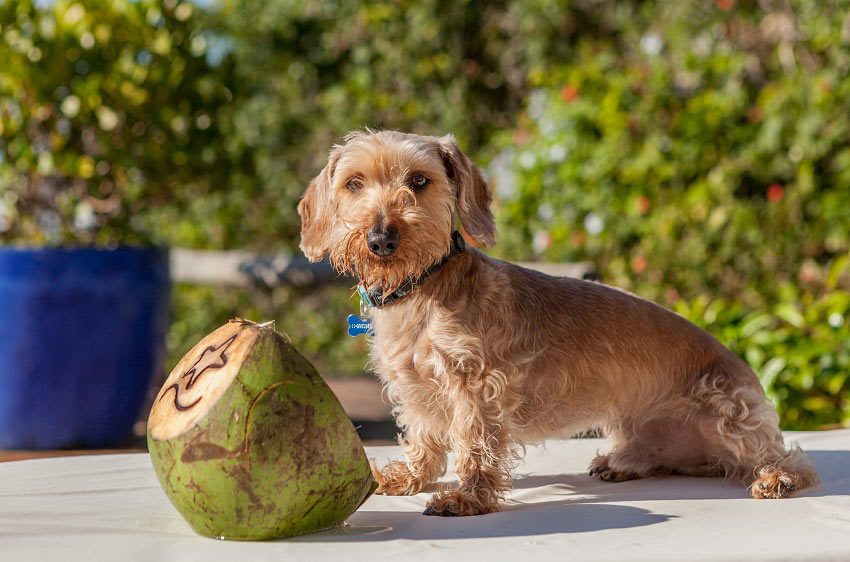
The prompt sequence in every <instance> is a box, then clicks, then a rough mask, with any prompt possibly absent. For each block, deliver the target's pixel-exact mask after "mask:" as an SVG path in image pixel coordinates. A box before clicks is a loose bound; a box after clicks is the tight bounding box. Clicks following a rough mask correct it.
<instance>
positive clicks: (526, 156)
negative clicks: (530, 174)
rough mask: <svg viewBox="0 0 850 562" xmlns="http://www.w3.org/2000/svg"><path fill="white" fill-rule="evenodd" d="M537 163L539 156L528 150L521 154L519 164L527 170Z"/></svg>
mask: <svg viewBox="0 0 850 562" xmlns="http://www.w3.org/2000/svg"><path fill="white" fill-rule="evenodd" d="M536 163H537V157H536V156H535V155H534V154H533V153H531V152H529V151H527V150H526V151H525V152H523V153H522V154H520V155H519V165H520V166H522V167H523V168H525V169H526V170H527V169H529V168H533V167H534V165H535V164H536Z"/></svg>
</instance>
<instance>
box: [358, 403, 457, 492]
mask: <svg viewBox="0 0 850 562" xmlns="http://www.w3.org/2000/svg"><path fill="white" fill-rule="evenodd" d="M408 414H409V412H408ZM411 418H412V419H411ZM406 419H407V420H410V421H407V423H405V420H406ZM399 423H400V424H402V426H403V427H404V428H405V432H404V433H405V435H404V437H399V445H401V449H402V451H403V452H404V456H405V459H406V461H392V462H390V463H389V464H387V465H386V466H384V467H383V468H382V469H378V468H377V467H376V466H375V464H374V461H373V464H372V474H373V475H374V477H375V480H376V481H377V482H378V489H377V490H376V491H377V493H379V494H386V495H388V496H407V495H412V494H417V493H419V492H420V491H422V488H424V487H425V485H426V484H430V483H432V482H436V480H437V478H439V477H440V476H442V475H443V474H445V472H446V456H447V454H448V442H447V439H446V435H445V430H444V429H438V428H437V427H436V426H435V425H434V424H429V423H427V418H425V417H424V416H417V417H415V418H413V416H410V415H404V414H403V415H402V416H400V417H399Z"/></svg>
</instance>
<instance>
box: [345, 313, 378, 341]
mask: <svg viewBox="0 0 850 562" xmlns="http://www.w3.org/2000/svg"><path fill="white" fill-rule="evenodd" d="M360 334H368V335H370V336H374V335H375V331H374V330H373V329H372V323H371V322H369V319H368V318H360V317H359V316H357V315H356V314H349V315H348V335H349V336H352V337H353V336H359V335H360Z"/></svg>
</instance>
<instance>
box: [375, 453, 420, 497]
mask: <svg viewBox="0 0 850 562" xmlns="http://www.w3.org/2000/svg"><path fill="white" fill-rule="evenodd" d="M372 476H373V477H374V478H375V481H376V482H377V483H378V488H377V489H376V490H375V493H376V494H383V495H386V496H410V495H413V494H417V493H419V491H420V490H422V487H423V486H424V485H425V483H424V482H423V481H422V480H421V479H419V478H416V477H415V476H413V474H411V473H410V469H409V468H408V466H407V464H405V463H403V462H401V461H392V462H391V463H389V464H388V465H386V466H385V467H384V468H382V469H378V468H377V467H376V466H375V463H374V461H373V462H372Z"/></svg>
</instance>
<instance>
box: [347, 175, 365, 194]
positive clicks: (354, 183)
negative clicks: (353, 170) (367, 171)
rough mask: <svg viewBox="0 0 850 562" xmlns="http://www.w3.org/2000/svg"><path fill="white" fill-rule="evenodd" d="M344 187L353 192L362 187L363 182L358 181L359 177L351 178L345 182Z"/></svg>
mask: <svg viewBox="0 0 850 562" xmlns="http://www.w3.org/2000/svg"><path fill="white" fill-rule="evenodd" d="M345 187H347V188H348V191H351V192H354V191H357V190H359V189H360V188H361V187H363V182H362V181H360V178H351V179H350V180H348V181H347V182H345Z"/></svg>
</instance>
